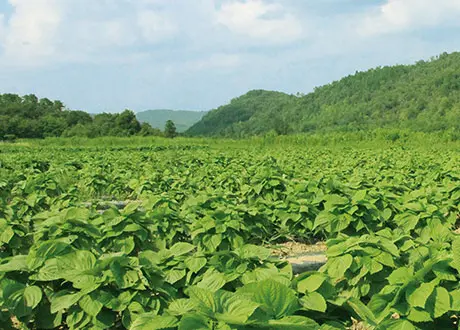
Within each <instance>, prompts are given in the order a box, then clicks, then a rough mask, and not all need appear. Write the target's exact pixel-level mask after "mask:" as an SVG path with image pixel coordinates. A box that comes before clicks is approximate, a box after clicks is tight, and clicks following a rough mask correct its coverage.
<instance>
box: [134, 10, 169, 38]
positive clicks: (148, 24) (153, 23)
mask: <svg viewBox="0 0 460 330" xmlns="http://www.w3.org/2000/svg"><path fill="white" fill-rule="evenodd" d="M137 23H138V25H139V27H140V29H141V33H142V36H143V37H144V39H145V40H146V41H147V42H149V43H150V42H157V41H160V40H163V39H166V38H168V37H171V36H172V35H174V34H175V33H176V32H177V27H176V26H175V25H174V23H172V21H171V20H170V19H168V18H167V17H166V16H165V13H161V12H156V11H154V10H142V11H140V12H139V13H138V15H137Z"/></svg>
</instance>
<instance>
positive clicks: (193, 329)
mask: <svg viewBox="0 0 460 330" xmlns="http://www.w3.org/2000/svg"><path fill="white" fill-rule="evenodd" d="M212 329H213V327H212V324H211V320H210V319H208V318H206V317H204V316H202V315H199V314H190V315H185V316H184V317H182V319H181V320H180V324H179V330H212Z"/></svg>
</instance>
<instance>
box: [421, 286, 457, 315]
mask: <svg viewBox="0 0 460 330" xmlns="http://www.w3.org/2000/svg"><path fill="white" fill-rule="evenodd" d="M450 307H451V303H450V295H449V292H448V291H447V290H446V289H445V288H443V287H437V288H436V289H435V290H434V291H433V293H432V294H431V296H430V297H429V298H428V300H427V302H426V310H427V311H429V312H430V313H431V315H432V316H433V317H434V318H438V317H440V316H442V315H444V314H445V313H447V312H448V311H449V310H450Z"/></svg>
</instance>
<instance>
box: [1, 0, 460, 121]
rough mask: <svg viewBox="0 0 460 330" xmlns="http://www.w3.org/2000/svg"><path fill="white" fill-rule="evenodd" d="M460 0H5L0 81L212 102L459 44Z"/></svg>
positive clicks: (78, 103)
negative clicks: (254, 90)
mask: <svg viewBox="0 0 460 330" xmlns="http://www.w3.org/2000/svg"><path fill="white" fill-rule="evenodd" d="M459 17H460V0H278V1H272V0H0V93H16V94H20V95H25V94H36V95H37V96H38V97H47V98H50V99H53V100H54V99H59V100H61V101H63V102H64V104H65V105H66V106H67V107H68V108H69V109H81V110H86V111H89V112H103V111H105V112H119V111H122V110H124V109H132V110H134V111H136V112H137V111H142V110H146V109H190V110H209V109H212V108H216V107H218V106H220V105H223V104H226V103H228V102H229V101H230V100H231V99H232V98H234V97H237V96H239V95H242V94H244V93H246V92H247V91H249V90H252V89H268V90H277V91H282V92H286V93H290V94H294V93H297V92H300V93H308V92H310V91H312V90H313V89H314V87H316V86H321V85H324V84H327V83H330V82H332V81H334V80H338V79H340V78H341V77H343V76H346V75H349V74H353V73H355V72H356V71H362V70H366V69H370V68H373V67H376V66H384V65H394V64H406V63H415V62H416V61H418V60H420V59H429V58H430V57H431V56H435V55H439V54H441V53H443V52H453V51H460V37H459V36H460V19H458V18H459Z"/></svg>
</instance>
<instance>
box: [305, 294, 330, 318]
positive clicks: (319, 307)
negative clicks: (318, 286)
mask: <svg viewBox="0 0 460 330" xmlns="http://www.w3.org/2000/svg"><path fill="white" fill-rule="evenodd" d="M300 303H301V305H302V306H303V307H304V308H305V309H307V310H312V311H318V312H322V313H324V312H326V309H327V304H326V300H325V299H324V297H323V296H322V295H321V294H319V293H318V292H310V293H307V294H306V295H305V296H303V297H302V298H300Z"/></svg>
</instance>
